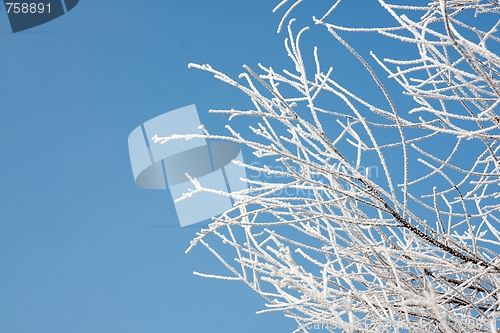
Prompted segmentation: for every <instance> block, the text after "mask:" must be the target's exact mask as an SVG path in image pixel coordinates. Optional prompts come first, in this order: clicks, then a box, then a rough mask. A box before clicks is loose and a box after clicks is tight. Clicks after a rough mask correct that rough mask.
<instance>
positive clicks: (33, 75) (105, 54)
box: [0, 0, 388, 333]
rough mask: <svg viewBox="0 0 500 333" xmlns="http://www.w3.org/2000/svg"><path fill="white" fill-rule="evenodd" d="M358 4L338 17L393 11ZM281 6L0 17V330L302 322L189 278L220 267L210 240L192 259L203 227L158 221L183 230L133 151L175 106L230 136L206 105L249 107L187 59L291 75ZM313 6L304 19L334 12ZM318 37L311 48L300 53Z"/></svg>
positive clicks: (248, 326) (226, 4) (120, 331)
mask: <svg viewBox="0 0 500 333" xmlns="http://www.w3.org/2000/svg"><path fill="white" fill-rule="evenodd" d="M355 2H356V3H357V6H358V8H359V9H361V11H360V12H358V14H357V15H354V14H353V13H354V11H353V8H351V9H350V11H349V10H348V11H347V13H351V14H350V15H352V16H349V14H347V16H345V17H339V20H341V21H344V22H349V21H352V24H351V25H358V26H359V25H363V24H364V23H367V22H368V21H367V18H369V17H370V16H371V17H372V18H373V16H375V15H377V14H376V13H383V12H381V11H379V12H376V11H373V10H372V9H370V10H369V9H367V8H368V7H367V3H368V1H361V0H357V1H355ZM276 3H277V1H270V0H269V1H267V0H254V1H250V0H245V1H242V0H232V1H229V0H227V1H194V0H188V1H186V0H182V1H181V0H178V1H173V0H170V1H159V0H158V1H153V0H145V1H137V0H129V1H125V0H123V1H118V0H116V1H111V0H107V1H97V0H81V1H80V3H79V4H78V5H77V6H76V7H75V8H74V9H73V10H72V11H71V12H69V13H68V14H66V15H63V16H61V17H59V18H57V19H55V20H54V21H51V22H49V23H47V24H44V25H41V26H38V27H35V28H33V29H30V30H27V31H24V32H20V33H16V34H12V32H11V31H10V26H9V23H8V21H7V15H6V12H5V11H4V10H3V9H1V10H0V135H1V141H0V153H1V162H0V174H1V180H0V332H1V333H4V332H5V333H37V332H40V333H47V332H51V333H59V332H61V333H62V332H73V333H78V332H82V333H87V332H99V333H111V332H117V333H126V332H130V333H135V332H151V333H153V332H218V333H223V332H238V333H246V332H248V333H250V332H252V333H254V332H291V331H292V330H293V329H294V328H295V323H294V322H293V321H292V320H290V319H287V318H284V317H283V315H282V314H279V313H278V314H264V315H255V311H257V310H260V309H263V308H264V300H263V299H261V298H260V297H259V296H258V295H256V294H254V293H253V292H252V291H251V290H250V289H249V288H247V287H246V286H245V285H244V284H242V283H238V282H224V281H217V280H209V279H204V278H200V277H197V276H194V275H193V274H192V272H193V270H197V271H201V272H207V273H224V272H225V269H224V268H223V267H222V265H221V264H220V263H219V262H218V261H217V259H216V258H215V257H213V256H212V255H211V254H210V253H208V251H206V250H205V249H204V248H202V247H200V248H197V249H195V250H194V251H193V252H192V253H190V254H188V255H185V254H184V251H185V249H186V248H187V247H188V245H189V241H190V240H191V239H192V238H193V236H194V233H195V231H196V229H193V228H158V227H151V226H152V225H170V226H174V225H176V224H177V221H176V216H175V212H174V211H173V204H172V202H171V198H170V197H169V195H168V192H166V191H153V190H144V189H141V188H139V187H137V186H136V184H135V183H134V180H133V176H132V171H131V167H130V162H129V156H128V149H127V137H128V135H129V133H130V132H131V131H132V130H133V129H134V128H135V127H136V126H138V125H140V124H142V123H143V122H144V121H146V120H148V119H151V118H153V117H155V116H157V115H159V114H162V113H164V112H166V111H169V110H172V109H176V108H179V107H182V106H185V105H189V104H196V106H197V108H198V111H199V112H200V116H201V120H202V122H204V123H205V124H206V125H207V127H208V128H210V129H212V131H213V132H219V133H223V130H222V128H223V125H224V124H225V117H221V116H215V115H209V114H208V109H210V108H215V109H219V108H232V107H234V108H246V107H250V103H249V101H248V100H247V99H246V98H245V96H244V95H242V94H240V93H239V92H238V91H237V90H235V89H233V88H230V87H228V86H226V85H224V84H223V83H220V82H218V81H216V80H215V79H213V77H212V76H211V75H209V74H207V73H203V72H201V71H198V70H195V69H188V68H187V64H188V63H189V62H197V63H210V64H211V65H212V66H213V67H215V68H218V69H220V70H222V71H224V72H226V73H228V74H230V75H232V76H233V77H236V75H237V74H238V73H239V72H240V71H241V70H242V68H241V66H242V65H243V64H248V65H250V66H251V67H253V68H257V63H258V62H262V63H264V64H265V65H272V66H273V67H275V68H278V69H281V68H283V67H287V66H289V65H290V61H289V60H288V59H287V57H286V53H285V51H284V49H283V38H284V37H285V36H284V34H283V33H282V34H281V35H277V34H276V28H277V25H278V22H279V20H280V18H281V14H282V13H283V10H281V11H280V12H279V13H278V14H273V13H272V12H271V10H272V8H273V7H274V6H275V5H276ZM311 3H312V5H313V6H312V8H311V9H309V10H305V11H304V12H303V13H302V14H301V18H300V19H301V20H299V24H306V23H309V22H311V21H310V16H312V15H313V14H316V15H320V13H322V9H323V8H326V6H328V3H327V2H326V1H311ZM352 3H353V2H351V4H352ZM301 6H304V7H307V1H306V3H305V4H303V5H301ZM300 8H301V7H300V6H299V7H298V9H297V11H299V12H300ZM381 15H382V14H381ZM385 15H387V14H385ZM295 16H296V15H295ZM387 18H388V16H385V17H384V18H383V19H384V20H385V19H387ZM365 25H371V23H368V24H365ZM375 25H376V24H375ZM319 36H321V33H319ZM323 36H324V37H325V39H326V40H330V39H328V35H327V34H326V33H325V32H324V31H323ZM332 41H333V39H332ZM357 43H358V44H357V46H359V47H364V48H365V50H369V49H370V48H371V46H373V43H374V42H373V40H372V39H366V38H365V39H360V40H359V41H358V42H357ZM313 44H314V43H313V42H312V39H311V40H308V39H305V41H304V49H305V50H306V49H307V48H308V47H309V48H311V47H312V45H313ZM325 47H326V51H325V53H323V54H325V56H331V57H332V59H333V60H332V64H333V65H334V67H335V73H336V74H335V75H338V76H340V77H342V76H345V80H344V82H345V83H346V85H347V86H349V85H351V86H353V85H355V84H359V83H356V82H355V81H352V79H351V78H350V76H349V69H348V68H349V66H348V64H349V63H348V62H341V63H338V62H337V63H335V61H334V60H340V59H342V57H344V56H346V55H347V53H346V52H345V51H343V50H341V49H339V51H338V52H334V53H327V51H328V52H330V51H331V50H328V45H327V46H325ZM311 52H312V51H311ZM320 54H321V53H320ZM360 75H364V74H360ZM366 78H367V77H366ZM373 98H374V99H376V97H373ZM377 98H378V97H377ZM368 99H370V96H368ZM245 158H248V159H249V158H251V157H250V156H245ZM248 159H247V161H248Z"/></svg>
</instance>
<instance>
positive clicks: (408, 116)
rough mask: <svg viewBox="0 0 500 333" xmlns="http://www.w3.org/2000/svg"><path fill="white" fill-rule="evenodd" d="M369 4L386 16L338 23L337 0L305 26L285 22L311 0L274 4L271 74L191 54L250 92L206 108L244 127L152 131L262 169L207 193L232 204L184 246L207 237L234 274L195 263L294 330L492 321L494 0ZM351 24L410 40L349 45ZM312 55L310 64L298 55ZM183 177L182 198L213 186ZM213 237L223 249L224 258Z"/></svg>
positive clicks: (495, 285) (499, 285) (497, 99)
mask: <svg viewBox="0 0 500 333" xmlns="http://www.w3.org/2000/svg"><path fill="white" fill-rule="evenodd" d="M378 2H379V5H380V6H381V7H382V8H383V9H385V10H386V11H387V13H389V14H390V16H391V17H392V18H393V23H394V24H393V25H391V26H387V27H379V28H364V27H359V28H358V27H344V26H341V25H338V24H336V23H335V22H333V19H331V17H332V15H331V14H332V13H333V12H336V11H342V10H343V9H342V6H341V5H340V3H341V1H335V2H334V3H333V4H332V6H331V8H329V9H328V10H327V11H326V12H324V13H317V14H318V16H316V17H321V18H320V19H317V18H316V17H313V19H312V21H311V23H313V24H314V25H313V26H312V28H311V29H309V28H308V27H303V28H301V29H299V30H298V33H296V34H294V31H295V26H294V24H296V23H294V19H293V18H291V19H290V17H291V16H292V15H293V14H294V13H297V11H299V10H301V8H302V7H303V6H307V4H308V1H302V0H298V1H295V2H293V3H291V4H290V3H289V1H288V0H284V1H282V2H281V3H280V4H279V5H278V6H277V7H276V8H275V11H279V10H284V14H283V18H282V20H281V23H280V24H279V27H278V31H281V30H282V29H283V28H284V27H285V25H286V22H288V25H287V31H288V37H287V38H286V39H285V51H286V54H287V55H288V57H289V59H290V60H291V61H292V66H289V67H288V69H283V70H282V71H280V72H279V73H278V72H277V71H275V70H274V69H273V68H272V67H266V66H263V65H261V64H259V70H260V71H261V73H256V72H255V71H253V70H252V69H251V68H250V67H248V66H244V69H245V72H244V73H242V74H241V75H240V77H239V80H236V79H232V78H230V77H228V76H227V75H225V74H224V73H222V72H221V71H218V70H216V69H214V68H212V67H211V66H209V65H197V64H190V65H189V66H190V67H193V68H198V69H201V70H203V71H207V72H209V73H212V74H213V75H214V76H215V78H216V79H218V80H221V81H223V82H225V83H227V84H230V85H232V86H234V87H236V88H238V89H239V90H241V91H242V92H243V93H244V94H246V95H247V96H248V97H249V98H250V100H251V102H252V103H253V109H251V110H237V109H231V110H211V112H216V113H225V114H228V115H229V120H231V119H233V118H235V117H247V119H248V122H249V123H251V124H252V125H251V126H250V129H251V130H252V133H250V134H246V132H244V133H243V131H241V133H240V132H238V131H237V130H236V129H235V128H233V127H231V126H229V125H227V126H226V128H227V129H228V131H229V134H228V135H226V136H224V135H212V134H210V133H209V132H208V131H207V130H206V129H204V128H203V131H204V134H196V135H195V134H193V135H177V136H172V137H168V138H159V137H155V138H154V139H155V140H156V142H166V141H168V140H182V139H191V138H195V137H203V138H210V139H218V140H229V141H232V142H235V143H238V144H241V145H245V146H246V147H248V148H250V149H251V150H252V151H253V154H254V155H255V156H256V157H257V158H258V159H259V161H263V162H262V163H249V164H247V165H241V167H246V168H247V169H248V170H249V171H252V172H254V173H258V174H260V175H266V176H267V177H266V179H263V178H262V177H261V178H255V177H253V178H252V177H249V178H248V179H245V181H246V182H247V183H248V188H247V189H245V190H242V191H239V192H232V193H225V192H220V194H221V195H228V196H231V197H232V198H233V199H234V202H235V204H234V207H233V208H232V209H230V210H229V211H227V212H225V213H223V214H222V215H220V216H218V217H214V221H213V223H211V224H210V225H209V226H208V228H207V229H202V230H201V231H200V232H199V233H198V234H197V236H196V237H195V238H194V239H193V240H192V242H191V245H190V247H189V248H188V251H189V250H190V249H191V248H192V247H194V246H196V245H197V244H201V245H204V246H205V247H207V249H209V250H210V251H211V252H212V253H213V254H214V255H215V256H216V257H217V258H218V259H219V260H220V261H221V262H222V263H223V264H224V265H225V266H226V267H227V268H228V269H229V272H230V274H232V276H220V275H214V274H204V273H197V274H199V275H202V276H205V277H212V278H220V279H227V280H238V281H243V282H245V283H246V284H247V285H248V286H249V287H250V288H252V289H253V290H254V291H256V292H257V293H259V294H260V295H261V296H263V297H264V298H265V299H266V301H267V304H266V306H267V309H265V310H263V311H261V312H268V311H283V312H284V313H285V315H286V316H288V317H290V318H292V319H294V320H295V321H296V322H297V330H296V331H295V332H308V331H310V330H313V329H316V328H318V327H320V326H321V328H323V329H326V330H328V331H330V332H339V331H343V332H498V331H500V319H499V318H500V309H499V305H500V304H499V302H500V301H499V297H500V296H499V295H500V228H499V225H500V191H499V185H500V161H499V150H500V143H499V140H500V117H499V115H498V106H499V105H500V80H499V79H500V75H499V73H500V68H499V67H500V57H499V55H498V54H497V53H496V50H499V47H500V45H499V44H500V37H499V36H498V33H497V29H498V27H499V26H500V21H499V16H498V14H499V12H500V5H499V4H498V3H497V2H496V1H481V0H450V1H445V0H434V1H430V2H429V3H428V4H427V5H425V6H422V5H418V6H412V5H408V4H406V3H405V5H396V4H389V3H386V2H385V1H383V0H379V1H378ZM287 5H289V7H288V8H287V9H284V8H285V7H286V6H287ZM308 29H309V30H310V31H308ZM315 29H326V30H327V31H328V32H329V33H330V34H331V36H332V37H333V38H332V40H333V41H337V42H338V44H336V45H337V46H338V47H340V48H345V49H347V50H348V51H349V52H351V54H352V55H353V57H354V59H357V61H358V62H359V64H360V65H361V66H363V68H365V69H366V71H367V73H368V74H369V75H370V76H371V77H372V79H373V82H374V83H375V87H378V88H377V89H378V93H380V94H381V96H382V97H384V98H385V100H386V105H374V104H372V103H369V102H367V100H366V96H365V98H363V97H361V96H360V92H359V91H353V90H349V89H347V88H346V87H344V86H343V85H342V84H341V82H340V81H342V78H336V77H335V75H334V74H335V72H334V71H333V70H332V68H333V67H334V66H332V64H328V66H323V65H322V62H325V61H328V60H329V57H328V55H327V54H321V48H320V47H318V48H316V47H315V48H314V49H313V50H307V51H304V52H303V51H302V50H301V48H300V40H301V38H306V37H304V36H309V35H308V34H310V33H313V30H315ZM354 33H356V34H364V33H368V34H370V33H371V34H378V35H379V36H380V38H389V39H392V40H394V39H395V40H396V41H397V42H399V43H401V45H404V46H408V45H410V46H413V49H412V50H413V51H411V52H408V53H407V54H406V55H405V56H406V57H407V58H405V59H392V58H383V60H381V58H379V57H378V56H377V55H376V54H378V53H380V52H379V51H374V52H369V53H367V52H366V51H365V50H355V48H354V47H352V46H351V44H349V42H348V40H349V38H350V37H352V36H351V35H352V34H354ZM384 52H385V53H389V52H390V51H388V50H384ZM311 54H312V57H313V60H314V66H310V67H308V66H307V65H306V64H308V62H307V61H305V60H304V58H305V57H308V56H309V55H311ZM363 54H366V55H363ZM320 57H321V59H322V61H320ZM333 65H335V64H333ZM323 68H325V69H323ZM353 73H354V72H353ZM379 73H383V75H380V74H379ZM389 80H394V81H395V82H397V83H398V84H399V86H400V87H401V88H402V89H403V94H404V95H406V96H407V99H406V100H405V102H404V103H402V102H401V100H402V99H401V98H395V97H396V96H397V95H398V94H399V95H400V94H401V93H400V92H399V91H393V90H390V89H388V88H387V84H386V83H387V82H388V81H389ZM240 81H241V82H240ZM362 93H363V92H361V94H362ZM324 96H328V97H329V98H323V97H324ZM332 100H335V101H336V102H335V103H332V102H331V101H332ZM327 101H328V102H327ZM252 120H255V121H254V122H252ZM242 133H243V134H242ZM464 156H466V157H467V158H464ZM266 163H267V164H269V165H266ZM367 163H368V164H369V165H377V167H378V166H380V167H381V170H382V174H383V177H380V178H378V177H377V178H373V177H370V175H369V174H368V172H362V167H361V166H362V165H366V164H367ZM360 170H361V171H360ZM377 170H378V169H377ZM192 182H193V186H194V190H193V191H192V192H190V193H187V194H186V195H184V196H183V197H181V198H179V200H182V199H184V198H187V197H189V196H190V195H193V193H196V192H197V191H212V192H214V190H212V189H209V188H205V187H204V186H203V184H202V183H200V182H198V180H196V179H194V178H193V179H192ZM215 192H217V191H215ZM194 195H196V194H194ZM216 240H220V241H221V243H222V245H220V244H217V245H215V244H214V242H215V241H216ZM211 243H212V245H210V244H211ZM214 245H215V246H214ZM221 246H227V247H229V248H232V249H234V253H235V261H234V262H230V261H229V260H227V259H228V258H227V252H226V251H224V252H222V251H221V250H220V247H221ZM223 253H224V255H223ZM315 325H316V326H315Z"/></svg>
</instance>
